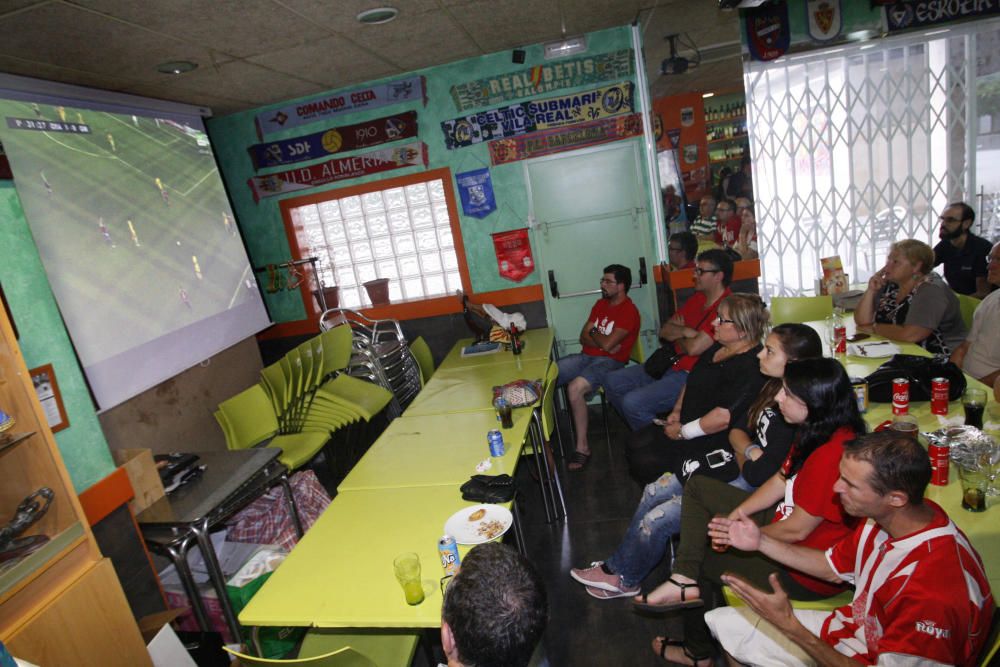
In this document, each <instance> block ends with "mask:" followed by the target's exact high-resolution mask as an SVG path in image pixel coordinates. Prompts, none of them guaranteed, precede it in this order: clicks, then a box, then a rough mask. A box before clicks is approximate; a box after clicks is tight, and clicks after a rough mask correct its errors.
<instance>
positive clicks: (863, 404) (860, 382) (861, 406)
mask: <svg viewBox="0 0 1000 667" xmlns="http://www.w3.org/2000/svg"><path fill="white" fill-rule="evenodd" d="M851 386H852V387H853V388H854V395H855V396H856V397H857V399H858V412H860V413H861V414H864V413H866V412H868V380H866V379H864V378H851Z"/></svg>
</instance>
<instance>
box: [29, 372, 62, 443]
mask: <svg viewBox="0 0 1000 667" xmlns="http://www.w3.org/2000/svg"><path fill="white" fill-rule="evenodd" d="M28 374H29V375H31V383H32V384H33V385H35V394H37V395H38V402H39V403H41V404H42V412H44V413H45V420H46V421H47V422H48V424H49V428H50V429H52V432H53V433H55V432H56V431H61V430H63V429H64V428H67V427H69V418H68V417H67V416H66V407H65V406H64V405H63V400H62V394H61V393H60V392H59V383H58V382H56V373H55V371H54V370H52V364H45V365H44V366H39V367H38V368H32V369H31V370H29V371H28Z"/></svg>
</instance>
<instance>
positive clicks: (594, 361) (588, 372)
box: [556, 353, 622, 391]
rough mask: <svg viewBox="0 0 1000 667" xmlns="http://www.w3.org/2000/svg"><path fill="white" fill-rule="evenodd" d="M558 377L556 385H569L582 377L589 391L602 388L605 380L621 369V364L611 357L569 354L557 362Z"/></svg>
mask: <svg viewBox="0 0 1000 667" xmlns="http://www.w3.org/2000/svg"><path fill="white" fill-rule="evenodd" d="M558 364H559V377H558V379H557V380H556V385H557V386H559V387H562V386H565V385H567V384H569V383H570V382H571V381H572V380H573V379H574V378H577V377H582V378H584V379H586V380H587V382H589V383H590V387H591V391H597V388H598V387H603V386H604V381H605V378H606V377H607V376H608V375H609V374H610V373H611V372H612V371H615V370H618V369H619V368H621V367H622V362H620V361H617V360H615V359H612V358H611V357H595V356H593V355H590V354H583V353H577V354H571V355H569V356H566V357H563V358H562V359H560V360H559V362H558Z"/></svg>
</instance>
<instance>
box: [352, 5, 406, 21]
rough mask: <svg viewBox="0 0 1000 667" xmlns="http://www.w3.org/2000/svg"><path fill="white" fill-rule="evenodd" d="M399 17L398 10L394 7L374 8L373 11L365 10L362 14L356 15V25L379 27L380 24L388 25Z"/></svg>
mask: <svg viewBox="0 0 1000 667" xmlns="http://www.w3.org/2000/svg"><path fill="white" fill-rule="evenodd" d="M398 15H399V10H398V9H396V8H395V7H376V8H375V9H366V10H365V11H363V12H359V13H358V16H357V18H358V23H364V24H365V25H379V24H380V23H388V22H389V21H391V20H393V19H394V18H396V17H397V16H398Z"/></svg>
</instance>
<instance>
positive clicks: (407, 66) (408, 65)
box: [351, 10, 483, 71]
mask: <svg viewBox="0 0 1000 667" xmlns="http://www.w3.org/2000/svg"><path fill="white" fill-rule="evenodd" d="M351 39H352V40H354V41H355V42H357V43H360V44H364V45H365V46H367V47H368V48H370V49H372V50H373V51H375V52H377V53H378V54H379V55H382V56H384V57H385V58H386V59H387V60H388V61H389V62H391V63H394V64H395V65H397V66H398V67H399V68H400V69H402V70H404V71H409V70H415V69H421V68H424V67H430V66H432V65H441V64H444V63H450V62H454V61H456V60H462V59H463V58H469V57H472V56H478V55H482V53H483V52H482V51H480V50H479V49H478V48H477V47H476V44H475V43H474V42H473V41H472V40H470V39H469V37H468V36H467V35H466V34H465V32H463V30H462V28H461V26H459V25H458V24H456V23H455V22H454V21H452V19H451V18H450V17H449V16H448V13H447V12H446V11H444V10H435V11H432V12H424V13H423V14H415V15H402V14H401V15H400V17H399V18H397V19H396V20H395V21H393V22H391V23H385V24H383V25H376V26H362V28H361V29H360V30H356V31H355V33H353V34H352V35H351ZM417 44H419V45H420V46H419V47H416V46H415V45H417Z"/></svg>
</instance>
